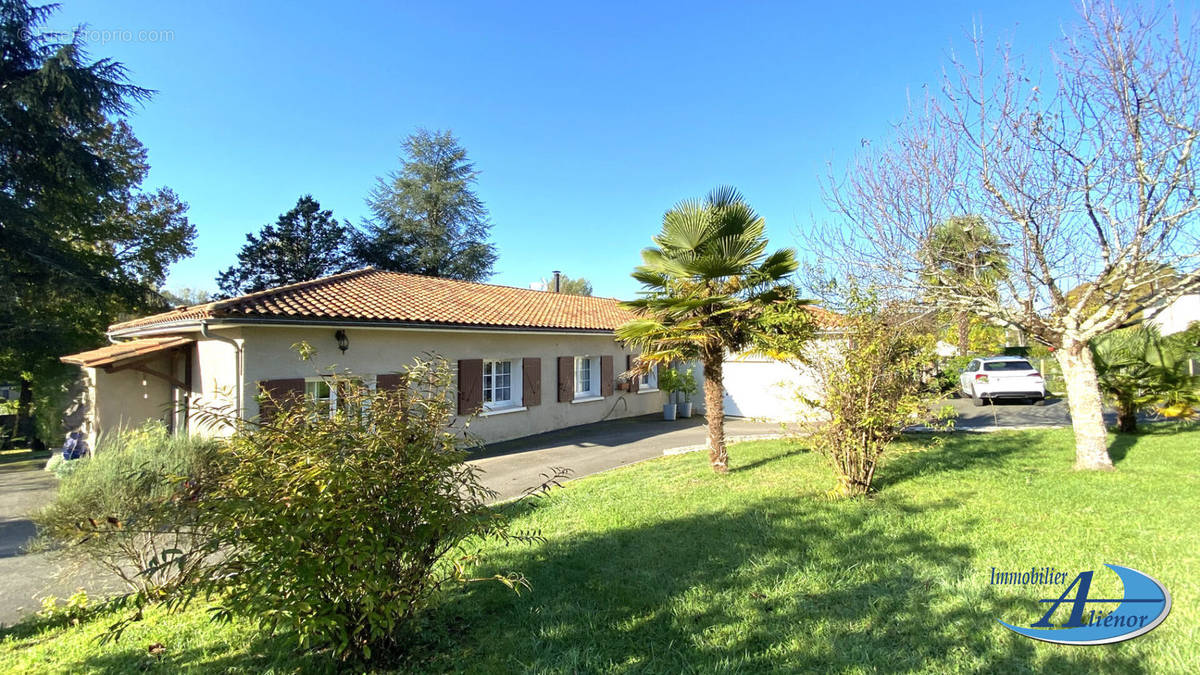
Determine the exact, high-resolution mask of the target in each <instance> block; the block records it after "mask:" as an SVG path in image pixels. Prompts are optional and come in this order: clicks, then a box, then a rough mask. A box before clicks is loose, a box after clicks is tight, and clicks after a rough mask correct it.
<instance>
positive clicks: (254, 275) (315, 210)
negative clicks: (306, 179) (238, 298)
mask: <svg viewBox="0 0 1200 675" xmlns="http://www.w3.org/2000/svg"><path fill="white" fill-rule="evenodd" d="M349 230H350V227H349V225H348V224H342V223H339V222H338V221H337V219H336V218H334V217H333V212H332V211H329V210H322V209H321V204H320V203H319V202H317V200H315V199H313V197H312V195H304V196H303V197H301V198H300V199H299V200H297V201H296V206H295V208H293V209H292V210H290V211H288V212H287V213H284V214H282V215H280V216H279V219H278V220H276V221H275V223H274V224H273V225H266V226H265V227H263V228H262V230H261V231H260V232H259V233H258V234H257V235H255V234H247V235H246V244H245V245H244V246H242V250H241V251H240V252H239V253H238V264H236V265H234V266H232V267H230V268H229V269H227V270H225V271H224V272H221V274H220V275H218V276H217V287H218V288H220V289H221V294H222V295H223V296H224V297H230V296H234V295H242V294H244V293H253V292H255V291H261V290H265V289H268V288H274V287H275V286H283V285H285V284H293V283H296V282H299V281H308V280H309V279H316V278H317V277H323V276H326V275H328V274H337V273H338V272H344V271H346V270H347V269H350V267H351V266H352V262H351V260H350V258H349V256H348V255H347V247H348V244H349V238H348V232H349Z"/></svg>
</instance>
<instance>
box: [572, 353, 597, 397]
mask: <svg viewBox="0 0 1200 675" xmlns="http://www.w3.org/2000/svg"><path fill="white" fill-rule="evenodd" d="M597 398H600V357H599V356H576V357H575V401H576V402H579V401H588V400H591V399H597Z"/></svg>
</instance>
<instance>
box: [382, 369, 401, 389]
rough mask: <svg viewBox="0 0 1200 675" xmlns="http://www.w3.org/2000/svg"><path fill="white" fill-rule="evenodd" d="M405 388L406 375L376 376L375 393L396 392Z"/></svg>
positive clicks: (389, 374)
mask: <svg viewBox="0 0 1200 675" xmlns="http://www.w3.org/2000/svg"><path fill="white" fill-rule="evenodd" d="M402 386H404V375H402V374H400V373H383V374H380V375H376V376H375V391H396V390H397V389H399V388H400V387H402Z"/></svg>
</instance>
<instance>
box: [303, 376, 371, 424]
mask: <svg viewBox="0 0 1200 675" xmlns="http://www.w3.org/2000/svg"><path fill="white" fill-rule="evenodd" d="M340 381H341V382H343V383H345V384H347V385H349V386H352V387H366V388H367V389H369V390H371V391H375V378H374V377H370V378H365V379H364V378H361V377H352V378H349V379H343V380H340ZM337 390H338V388H337V387H336V386H334V385H333V383H332V381H331V380H327V379H325V378H323V377H308V378H305V380H304V395H305V396H307V397H308V398H309V399H311V400H313V401H316V402H317V406H318V409H319V410H320V411H321V414H324V415H329V416H330V417H333V413H334V411H336V410H339V409H340V408H341V407H342V403H341V402H339V401H338V391H337Z"/></svg>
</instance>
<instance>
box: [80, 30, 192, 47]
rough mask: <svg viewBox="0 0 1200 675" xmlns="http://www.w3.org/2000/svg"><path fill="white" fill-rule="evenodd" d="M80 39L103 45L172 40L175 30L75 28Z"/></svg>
mask: <svg viewBox="0 0 1200 675" xmlns="http://www.w3.org/2000/svg"><path fill="white" fill-rule="evenodd" d="M75 34H76V35H77V36H78V37H79V39H80V40H82V41H84V42H87V43H89V44H97V45H105V44H109V43H113V42H172V41H174V40H175V31H174V30H173V29H169V28H89V27H87V26H84V27H82V28H79V29H76V31H75Z"/></svg>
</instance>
